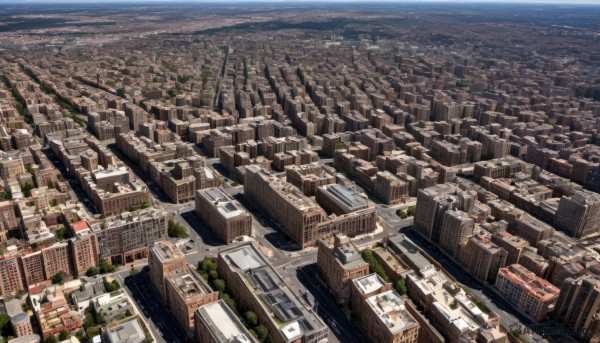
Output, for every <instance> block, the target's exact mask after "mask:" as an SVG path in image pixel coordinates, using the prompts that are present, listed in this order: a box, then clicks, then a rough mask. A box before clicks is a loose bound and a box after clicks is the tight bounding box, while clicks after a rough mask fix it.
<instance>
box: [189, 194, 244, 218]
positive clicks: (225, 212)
mask: <svg viewBox="0 0 600 343" xmlns="http://www.w3.org/2000/svg"><path fill="white" fill-rule="evenodd" d="M198 194H199V195H200V196H202V197H204V198H205V199H206V200H208V201H209V202H210V203H212V204H213V206H215V207H216V208H217V210H218V211H219V213H220V214H221V215H222V216H223V217H225V218H235V217H239V216H246V215H248V212H247V211H246V210H245V209H244V208H243V207H242V206H241V205H240V204H239V203H238V202H237V201H235V200H234V199H233V198H232V197H231V195H229V194H227V193H225V192H224V191H223V190H222V189H221V188H219V187H212V188H206V189H200V190H198Z"/></svg>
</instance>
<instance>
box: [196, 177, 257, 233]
mask: <svg viewBox="0 0 600 343" xmlns="http://www.w3.org/2000/svg"><path fill="white" fill-rule="evenodd" d="M196 214H197V215H198V216H199V217H200V218H201V219H202V220H203V221H204V222H205V223H206V224H207V225H208V227H209V228H210V229H211V230H212V231H213V232H214V233H215V234H216V235H217V237H219V238H220V239H221V240H223V241H225V242H227V243H231V242H232V241H233V240H235V239H237V238H240V237H242V236H252V216H251V215H250V214H249V213H248V212H247V211H246V209H244V208H243V207H242V205H241V204H240V203H239V202H237V201H236V200H234V199H233V197H232V196H231V195H229V194H227V193H225V191H223V189H222V188H220V187H219V188H217V187H215V188H206V189H200V190H197V191H196Z"/></svg>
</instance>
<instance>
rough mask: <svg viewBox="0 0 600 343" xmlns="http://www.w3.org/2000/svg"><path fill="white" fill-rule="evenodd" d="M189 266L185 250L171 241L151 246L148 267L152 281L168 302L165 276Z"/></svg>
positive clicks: (162, 297)
mask: <svg viewBox="0 0 600 343" xmlns="http://www.w3.org/2000/svg"><path fill="white" fill-rule="evenodd" d="M186 266H187V260H186V258H185V255H184V254H183V252H182V251H181V250H180V249H179V248H178V247H177V246H176V245H175V244H173V243H171V241H159V242H155V243H153V244H152V245H151V246H150V251H149V254H148V269H149V270H150V271H149V275H150V282H151V283H152V286H154V289H156V290H157V291H158V294H159V295H160V297H161V299H163V300H164V301H165V303H166V299H167V297H166V291H165V287H166V286H165V277H166V276H167V275H169V274H171V273H172V272H174V271H177V270H180V269H183V268H185V267H186Z"/></svg>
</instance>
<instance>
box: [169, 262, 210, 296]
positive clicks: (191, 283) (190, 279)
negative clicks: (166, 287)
mask: <svg viewBox="0 0 600 343" xmlns="http://www.w3.org/2000/svg"><path fill="white" fill-rule="evenodd" d="M167 279H168V280H169V281H170V282H171V283H172V284H173V285H175V286H176V287H177V290H178V292H179V293H180V294H181V295H182V296H183V298H184V299H188V298H192V297H195V296H198V295H204V294H208V293H212V289H211V288H210V287H209V286H208V284H206V281H204V279H202V277H201V276H200V275H198V273H196V272H195V271H194V270H193V269H192V268H190V267H189V266H187V267H185V268H184V269H180V270H177V271H175V272H173V273H171V274H170V275H169V276H168V277H167Z"/></svg>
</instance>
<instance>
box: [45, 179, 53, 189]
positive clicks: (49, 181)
mask: <svg viewBox="0 0 600 343" xmlns="http://www.w3.org/2000/svg"><path fill="white" fill-rule="evenodd" d="M46 186H48V188H49V189H52V188H54V181H52V180H48V182H46Z"/></svg>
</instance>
